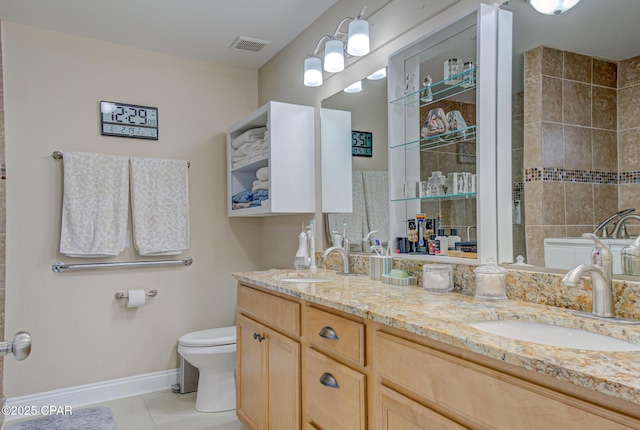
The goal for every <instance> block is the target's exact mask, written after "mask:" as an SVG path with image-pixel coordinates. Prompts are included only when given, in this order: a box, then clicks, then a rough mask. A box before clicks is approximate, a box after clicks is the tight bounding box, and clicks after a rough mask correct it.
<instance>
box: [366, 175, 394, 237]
mask: <svg viewBox="0 0 640 430" xmlns="http://www.w3.org/2000/svg"><path fill="white" fill-rule="evenodd" d="M362 182H363V185H364V187H363V189H364V201H365V207H366V213H367V225H368V228H369V230H378V234H377V236H378V239H380V242H382V243H385V242H387V241H389V239H390V237H389V174H388V172H386V171H372V170H369V171H367V170H365V171H363V172H362ZM363 237H364V236H363Z"/></svg>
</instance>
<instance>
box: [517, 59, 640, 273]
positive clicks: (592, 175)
mask: <svg viewBox="0 0 640 430" xmlns="http://www.w3.org/2000/svg"><path fill="white" fill-rule="evenodd" d="M639 63H640V57H639V58H634V59H629V60H625V61H622V62H619V63H617V62H614V61H609V60H602V59H597V58H592V57H589V56H585V55H580V54H576V53H572V52H566V51H560V50H556V49H552V48H547V47H537V48H534V49H532V50H530V51H528V52H526V53H525V72H524V73H525V86H524V88H525V90H524V96H525V97H524V100H525V101H524V106H525V108H524V136H525V137H524V154H523V165H524V169H525V170H524V179H525V194H526V197H527V198H526V202H525V212H526V214H527V223H526V238H527V255H528V262H529V263H531V264H535V265H540V266H543V265H544V242H543V239H544V238H545V237H566V236H569V237H576V236H580V235H581V234H582V233H584V232H589V231H593V228H594V226H595V225H596V224H597V223H598V222H599V221H601V220H603V219H605V218H606V217H607V216H609V215H610V214H611V213H613V212H615V211H617V210H618V209H619V208H626V207H637V208H639V209H640V206H639V205H638V203H640V182H639V181H638V173H637V168H638V166H639V165H640V149H638V145H637V143H636V142H637V141H638V137H640V136H639V133H640V108H638V107H637V106H636V105H634V104H633V100H634V99H635V100H637V97H638V96H639V95H640V68H638V66H639V65H640V64H639ZM629 232H630V233H632V234H633V233H634V231H633V229H630V231H629Z"/></svg>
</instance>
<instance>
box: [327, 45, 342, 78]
mask: <svg viewBox="0 0 640 430" xmlns="http://www.w3.org/2000/svg"><path fill="white" fill-rule="evenodd" d="M324 70H326V71H327V72H330V73H338V72H342V71H343V70H344V45H343V44H342V41H340V40H338V39H331V40H329V41H328V42H327V43H325V44H324Z"/></svg>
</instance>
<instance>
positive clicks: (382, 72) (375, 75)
mask: <svg viewBox="0 0 640 430" xmlns="http://www.w3.org/2000/svg"><path fill="white" fill-rule="evenodd" d="M386 77H387V68H386V67H383V68H382V69H380V70H378V71H375V72H373V73H372V74H370V75H369V76H367V79H369V80H370V81H377V80H378V79H382V78H386Z"/></svg>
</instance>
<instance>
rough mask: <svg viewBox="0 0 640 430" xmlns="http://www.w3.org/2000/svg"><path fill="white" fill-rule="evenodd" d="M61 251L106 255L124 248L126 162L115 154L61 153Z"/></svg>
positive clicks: (126, 213) (126, 211)
mask: <svg viewBox="0 0 640 430" xmlns="http://www.w3.org/2000/svg"><path fill="white" fill-rule="evenodd" d="M62 158H63V164H64V192H63V202H62V226H61V229H60V230H61V231H60V252H61V253H63V254H66V255H68V256H71V257H105V256H114V255H118V254H120V253H121V252H122V251H123V250H124V247H125V243H126V235H127V215H128V209H129V163H128V158H127V157H120V156H117V155H106V154H93V153H82V152H64V153H63V154H62Z"/></svg>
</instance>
